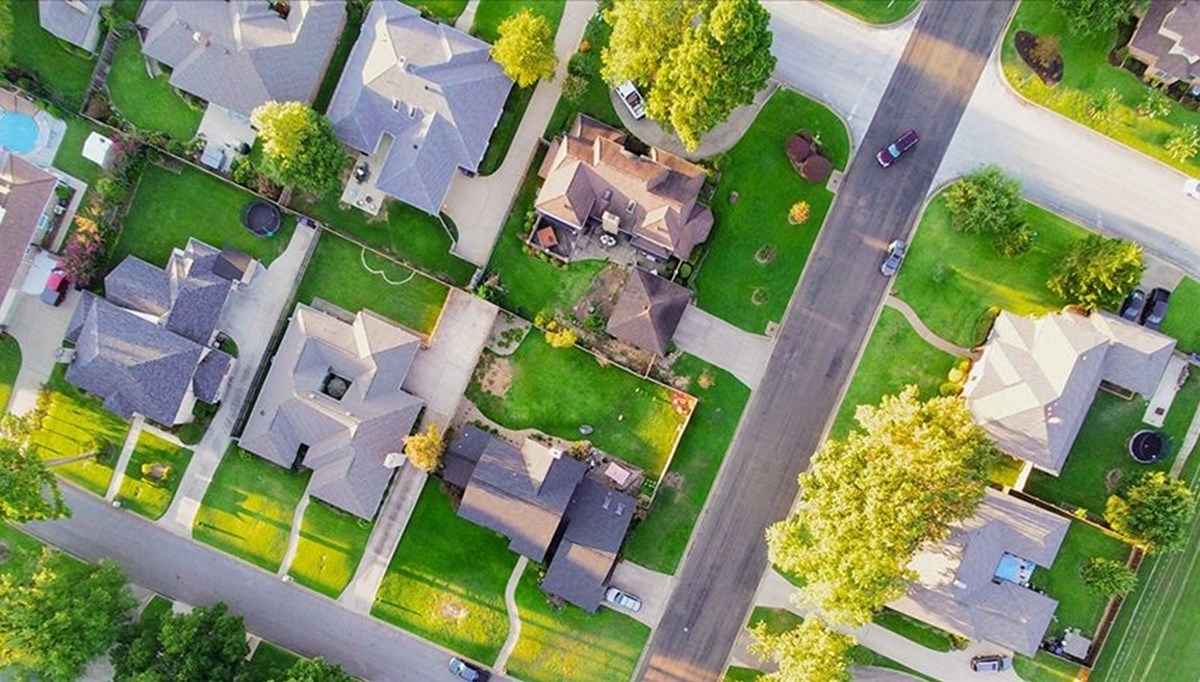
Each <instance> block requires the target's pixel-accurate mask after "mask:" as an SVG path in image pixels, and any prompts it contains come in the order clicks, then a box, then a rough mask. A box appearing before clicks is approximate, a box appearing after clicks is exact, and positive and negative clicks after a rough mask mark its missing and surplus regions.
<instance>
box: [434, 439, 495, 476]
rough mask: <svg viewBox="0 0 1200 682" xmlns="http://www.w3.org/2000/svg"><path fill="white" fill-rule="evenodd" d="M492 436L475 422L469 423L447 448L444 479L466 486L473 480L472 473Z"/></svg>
mask: <svg viewBox="0 0 1200 682" xmlns="http://www.w3.org/2000/svg"><path fill="white" fill-rule="evenodd" d="M491 438H492V434H490V433H488V432H487V431H484V430H483V429H481V428H479V427H478V426H475V425H474V424H468V425H467V426H466V428H464V429H463V432H462V435H460V436H459V437H457V438H455V439H454V441H452V442H451V443H450V447H448V448H446V454H445V456H443V457H442V480H443V481H445V482H447V483H449V484H450V485H454V486H458V487H459V488H466V487H467V484H468V483H470V482H471V473H472V472H474V471H475V465H476V464H478V463H479V457H480V456H481V455H482V454H483V449H484V448H485V447H487V444H488V441H489V440H491Z"/></svg>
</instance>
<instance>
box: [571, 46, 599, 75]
mask: <svg viewBox="0 0 1200 682" xmlns="http://www.w3.org/2000/svg"><path fill="white" fill-rule="evenodd" d="M599 71H600V59H599V57H597V56H596V53H595V52H583V51H580V52H576V53H575V54H573V55H571V58H570V59H569V60H567V73H569V74H573V75H576V76H582V77H583V78H585V79H590V78H593V77H595V75H596V74H597V73H599Z"/></svg>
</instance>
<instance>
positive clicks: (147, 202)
mask: <svg viewBox="0 0 1200 682" xmlns="http://www.w3.org/2000/svg"><path fill="white" fill-rule="evenodd" d="M255 198H256V197H255V196H254V195H253V194H250V193H249V192H247V191H246V190H244V189H241V188H240V187H237V186H235V185H231V184H229V183H227V182H225V181H223V180H221V179H219V178H215V177H213V176H211V175H209V174H208V173H205V172H203V171H200V170H197V169H196V168H193V167H192V166H183V168H182V169H181V170H180V171H179V172H178V173H175V172H172V171H170V170H167V169H166V168H163V167H162V166H157V165H154V164H151V165H148V166H146V171H145V172H144V173H143V174H142V179H141V182H139V183H138V186H137V194H136V195H134V199H133V204H132V205H131V206H130V208H129V213H128V214H127V215H126V216H125V221H124V226H123V227H122V229H121V235H120V236H119V237H118V238H117V243H116V244H115V245H114V246H113V249H112V253H111V254H110V257H109V264H110V265H112V266H116V265H117V264H118V263H120V262H121V260H122V259H124V258H125V256H128V255H130V254H133V255H135V256H137V257H139V258H141V259H142V260H145V261H147V262H149V263H153V264H155V265H159V266H162V265H166V263H167V259H168V258H169V257H170V255H171V249H174V248H180V249H182V248H183V247H184V246H185V245H186V244H187V240H188V237H195V238H196V239H199V240H201V241H203V242H207V243H208V244H211V245H212V246H215V247H217V248H222V247H225V246H231V247H234V248H236V249H241V250H242V251H245V252H246V253H248V254H250V255H251V256H254V257H255V258H257V259H258V260H259V261H261V262H262V264H263V265H270V263H271V261H272V260H274V259H275V257H276V256H278V255H279V254H280V253H283V250H284V249H286V248H287V245H288V241H289V240H290V239H291V236H292V228H293V227H294V226H295V225H296V221H295V219H293V218H291V217H289V216H286V215H285V216H284V219H283V228H282V229H280V231H279V233H278V234H276V235H275V236H274V237H270V238H266V239H264V238H262V237H259V236H257V235H255V234H254V233H253V232H251V231H250V230H247V229H246V228H245V227H243V226H242V222H241V214H242V207H243V206H245V205H246V203H247V202H249V201H251V200H252V199H255Z"/></svg>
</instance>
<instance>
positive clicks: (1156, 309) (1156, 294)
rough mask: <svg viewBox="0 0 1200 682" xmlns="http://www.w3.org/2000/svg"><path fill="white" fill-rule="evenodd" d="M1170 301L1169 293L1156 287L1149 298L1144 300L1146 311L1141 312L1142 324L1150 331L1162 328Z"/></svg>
mask: <svg viewBox="0 0 1200 682" xmlns="http://www.w3.org/2000/svg"><path fill="white" fill-rule="evenodd" d="M1169 300H1171V292H1170V291H1167V290H1166V289H1163V288H1162V287H1157V288H1155V289H1153V290H1151V292H1150V297H1149V298H1147V299H1146V309H1145V310H1143V311H1142V324H1143V325H1144V326H1146V327H1148V328H1150V329H1154V330H1157V329H1158V328H1159V327H1161V326H1162V323H1163V319H1164V318H1166V316H1167V302H1168V301H1169Z"/></svg>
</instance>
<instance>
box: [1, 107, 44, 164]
mask: <svg viewBox="0 0 1200 682" xmlns="http://www.w3.org/2000/svg"><path fill="white" fill-rule="evenodd" d="M37 139H38V125H37V121H35V120H33V117H32V116H29V115H28V114H22V113H18V112H14V111H3V110H0V147H3V148H5V149H7V150H8V151H10V152H13V153H14V154H28V153H29V152H31V151H33V148H34V147H35V146H37Z"/></svg>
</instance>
